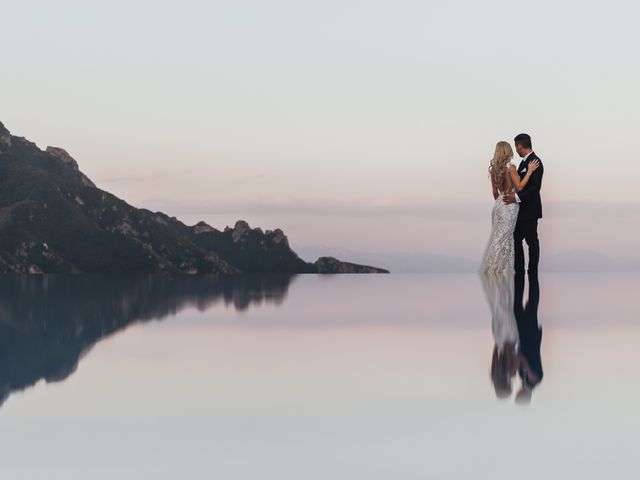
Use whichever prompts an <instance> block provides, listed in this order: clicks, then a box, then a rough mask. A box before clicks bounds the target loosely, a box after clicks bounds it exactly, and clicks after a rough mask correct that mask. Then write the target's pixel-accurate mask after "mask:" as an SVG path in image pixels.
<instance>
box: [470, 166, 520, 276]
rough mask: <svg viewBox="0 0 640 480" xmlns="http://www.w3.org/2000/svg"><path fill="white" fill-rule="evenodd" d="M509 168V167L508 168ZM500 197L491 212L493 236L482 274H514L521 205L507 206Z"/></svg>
mask: <svg viewBox="0 0 640 480" xmlns="http://www.w3.org/2000/svg"><path fill="white" fill-rule="evenodd" d="M507 168H509V166H507ZM498 192H499V195H498V198H496V201H495V203H494V204H493V209H492V210H491V236H490V237H489V242H488V244H487V248H486V249H485V252H484V255H483V257H482V263H481V264H480V273H490V274H492V273H514V266H513V264H514V260H515V253H514V241H513V231H514V230H515V228H516V221H517V220H518V210H519V209H520V205H518V204H517V203H512V204H510V205H507V204H505V203H504V201H503V200H502V195H503V193H504V192H502V191H500V190H498Z"/></svg>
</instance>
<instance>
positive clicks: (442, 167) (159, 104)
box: [0, 0, 640, 258]
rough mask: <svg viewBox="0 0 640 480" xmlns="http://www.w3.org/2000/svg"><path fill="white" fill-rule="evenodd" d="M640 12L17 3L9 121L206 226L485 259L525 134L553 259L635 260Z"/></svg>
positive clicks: (585, 6)
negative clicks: (496, 194)
mask: <svg viewBox="0 0 640 480" xmlns="http://www.w3.org/2000/svg"><path fill="white" fill-rule="evenodd" d="M639 15H640V7H638V5H637V3H636V2H631V1H619V0H613V1H609V2H595V1H589V0H588V1H560V2H559V1H546V0H543V1H538V2H507V1H496V0H489V1H485V2H474V1H458V2H451V1H426V2H425V1H403V0H395V1H393V2H391V1H387V2H381V1H376V0H370V1H367V2H363V1H354V0H340V1H334V0H325V1H322V2H306V1H283V0H273V1H270V2H264V1H238V0H235V1H193V0H185V1H181V2H175V1H174V2H165V1H158V0H156V1H153V2H151V1H131V0H128V1H126V2H125V1H121V0H113V1H111V2H106V3H105V2H86V1H70V0H61V1H58V2H45V1H32V0H24V1H21V2H11V4H9V5H4V6H3V9H2V18H3V22H2V28H1V29H0V42H1V43H2V45H3V49H2V50H3V51H2V74H1V75H0V92H1V94H0V121H2V122H3V123H4V124H5V125H6V127H7V128H9V129H10V130H11V131H12V133H14V134H15V135H20V136H26V137H27V138H29V139H31V140H32V141H35V142H36V143H37V144H38V145H39V146H40V147H42V148H44V147H45V146H47V145H55V146H60V147H63V148H65V149H67V150H68V151H69V152H70V153H71V155H73V156H74V157H75V158H76V159H77V160H78V161H79V163H80V166H81V169H82V170H83V171H84V172H85V173H87V174H88V175H89V176H90V177H91V178H92V179H93V180H94V181H95V182H96V183H97V184H98V185H99V186H100V187H102V188H104V189H107V190H109V191H112V192H113V193H115V194H117V195H119V196H121V197H123V198H125V199H127V200H128V201H129V202H130V203H132V204H134V205H136V206H140V207H146V208H150V209H153V210H160V209H161V210H163V211H166V212H167V213H169V214H172V215H176V216H178V217H180V218H182V219H184V220H185V221H187V222H188V223H193V222H195V221H198V220H200V219H204V220H206V221H208V222H209V223H211V224H212V225H214V226H216V227H218V228H223V227H224V226H225V225H233V223H234V222H235V221H236V220H237V219H239V218H242V219H245V220H247V221H249V223H250V224H251V225H252V226H261V227H263V228H275V227H281V228H282V229H283V230H284V231H285V233H287V234H288V236H289V239H290V241H291V244H292V246H293V247H294V248H300V249H302V250H303V251H304V248H306V247H309V246H326V247H332V248H343V249H352V250H357V251H364V252H367V251H368V252H398V251H415V252H429V253H435V254H445V255H454V256H465V257H470V258H477V257H479V255H480V253H481V251H482V249H483V248H484V246H485V242H486V238H487V236H488V233H489V228H490V225H489V218H490V217H489V215H490V208H491V203H492V198H491V196H490V189H489V184H488V179H487V176H486V169H487V162H488V159H489V158H490V156H491V154H492V153H493V148H494V145H495V143H496V142H497V141H498V140H503V139H504V140H509V141H510V140H512V138H513V136H514V135H515V134H517V133H520V132H522V131H525V132H528V133H530V134H531V135H532V137H533V140H534V147H535V150H536V152H537V153H538V154H539V155H540V156H541V157H542V159H543V161H544V162H545V180H544V188H543V201H544V202H545V206H546V210H545V218H544V219H543V223H542V224H541V236H542V237H543V249H545V248H546V251H547V252H549V253H554V252H555V253H557V252H562V251H566V250H571V249H574V250H595V251H599V252H603V253H607V254H615V255H621V254H623V255H633V254H635V245H637V244H638V242H639V241H640V229H638V227H637V226H636V225H638V220H640V202H638V200H637V198H638V194H637V191H638V190H637V181H638V179H639V178H640V162H639V160H640V158H638V155H637V149H636V148H635V142H636V141H637V131H636V130H637V123H638V122H637V118H636V117H637V112H638V108H639V107H640V94H639V93H638V89H637V85H638V84H640V64H639V63H638V62H637V61H636V60H635V58H636V57H637V52H636V48H637V45H638V44H640V33H639V30H638V28H637V25H636V19H637V18H638V17H639ZM595 227H597V229H596V228H595ZM543 256H544V251H543Z"/></svg>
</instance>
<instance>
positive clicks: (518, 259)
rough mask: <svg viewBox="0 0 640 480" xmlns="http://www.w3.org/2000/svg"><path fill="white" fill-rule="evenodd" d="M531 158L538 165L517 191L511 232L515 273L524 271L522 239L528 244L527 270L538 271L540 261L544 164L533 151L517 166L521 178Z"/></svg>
mask: <svg viewBox="0 0 640 480" xmlns="http://www.w3.org/2000/svg"><path fill="white" fill-rule="evenodd" d="M533 160H538V162H540V166H539V167H538V168H537V169H536V170H535V171H534V172H533V173H532V174H531V178H530V179H529V181H528V182H527V185H526V186H525V187H524V188H523V189H522V190H521V191H520V192H518V197H520V209H519V211H518V220H517V222H516V228H515V230H514V232H513V240H514V242H515V264H514V267H515V270H516V272H517V273H524V249H523V248H522V240H525V241H526V242H527V245H528V246H529V272H530V273H536V272H537V271H538V262H539V261H540V242H539V241H538V219H539V218H542V200H541V199H540V188H542V175H543V174H544V166H543V165H542V160H540V157H538V156H537V155H536V154H535V153H534V152H531V154H530V155H529V156H528V157H527V159H526V160H523V161H522V162H520V166H518V176H519V177H520V179H521V180H522V178H524V176H525V174H526V172H527V170H528V169H529V164H530V163H531V162H532V161H533Z"/></svg>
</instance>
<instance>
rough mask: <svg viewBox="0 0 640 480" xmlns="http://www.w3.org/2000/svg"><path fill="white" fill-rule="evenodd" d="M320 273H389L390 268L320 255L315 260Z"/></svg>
mask: <svg viewBox="0 0 640 480" xmlns="http://www.w3.org/2000/svg"><path fill="white" fill-rule="evenodd" d="M314 265H315V266H316V267H317V269H318V273H389V271H388V270H385V269H383V268H377V267H370V266H369V265H358V264H356V263H349V262H341V261H340V260H338V259H337V258H334V257H320V258H318V260H316V261H315V262H314Z"/></svg>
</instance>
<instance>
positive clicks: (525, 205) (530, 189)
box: [518, 152, 544, 220]
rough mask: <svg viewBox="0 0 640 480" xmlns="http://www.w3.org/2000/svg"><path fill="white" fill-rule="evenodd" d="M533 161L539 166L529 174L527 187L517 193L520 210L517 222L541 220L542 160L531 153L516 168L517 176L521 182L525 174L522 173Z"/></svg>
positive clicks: (524, 172)
mask: <svg viewBox="0 0 640 480" xmlns="http://www.w3.org/2000/svg"><path fill="white" fill-rule="evenodd" d="M533 160H538V162H540V166H539V167H538V168H537V170H536V171H535V172H533V173H532V174H531V178H530V179H529V181H528V182H527V185H526V186H525V187H524V188H523V189H522V190H521V191H520V192H518V197H520V209H519V211H518V220H537V219H538V218H542V199H541V198H540V189H541V188H542V176H543V175H544V166H543V165H542V160H540V157H538V156H537V155H536V154H535V152H531V155H529V156H528V157H527V160H526V161H524V160H523V161H522V162H520V165H519V166H518V176H519V177H520V180H522V179H523V178H524V176H525V174H526V171H523V170H524V169H525V168H526V169H528V168H529V163H531V162H532V161H533Z"/></svg>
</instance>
